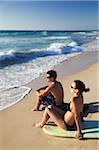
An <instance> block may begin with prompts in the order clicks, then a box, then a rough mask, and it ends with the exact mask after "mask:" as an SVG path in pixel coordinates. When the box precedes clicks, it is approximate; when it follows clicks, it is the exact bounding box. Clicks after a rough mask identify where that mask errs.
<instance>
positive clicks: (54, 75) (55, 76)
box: [47, 70, 57, 79]
mask: <svg viewBox="0 0 99 150" xmlns="http://www.w3.org/2000/svg"><path fill="white" fill-rule="evenodd" d="M47 74H49V76H50V77H53V78H54V79H56V78H57V73H56V71H55V70H49V71H48V72H47Z"/></svg>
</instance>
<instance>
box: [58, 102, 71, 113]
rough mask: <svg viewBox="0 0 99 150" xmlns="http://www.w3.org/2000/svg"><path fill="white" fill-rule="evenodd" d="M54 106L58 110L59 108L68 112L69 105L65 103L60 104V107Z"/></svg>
mask: <svg viewBox="0 0 99 150" xmlns="http://www.w3.org/2000/svg"><path fill="white" fill-rule="evenodd" d="M55 106H56V107H58V108H60V109H62V110H63V111H65V112H66V111H69V105H68V104H67V103H62V104H60V105H58V104H56V105H55Z"/></svg>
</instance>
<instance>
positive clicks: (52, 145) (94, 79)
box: [0, 62, 99, 150]
mask: <svg viewBox="0 0 99 150" xmlns="http://www.w3.org/2000/svg"><path fill="white" fill-rule="evenodd" d="M98 67H99V62H96V63H94V64H92V65H91V66H89V67H88V68H86V69H84V70H82V71H78V72H77V73H74V74H72V75H67V76H64V77H62V78H60V82H61V83H62V85H63V88H64V92H65V95H64V96H65V97H64V98H65V102H69V98H70V95H71V94H70V88H69V87H70V85H71V82H72V81H73V80H74V79H81V80H82V81H84V83H85V84H86V86H88V87H89V88H90V89H91V91H90V92H88V93H84V103H87V104H90V106H91V108H92V109H93V111H92V112H90V113H88V115H87V117H85V119H90V120H98V115H99V113H98V105H99V102H98V100H99V94H98V85H97V83H99V79H98V74H99V70H98ZM96 85H97V86H96ZM32 86H33V87H34V86H35V84H33V85H32ZM36 86H37V85H36ZM38 86H39V85H38ZM35 103H36V93H35V92H34V90H32V91H31V92H30V93H29V94H28V95H27V96H26V97H25V98H24V99H23V100H22V101H20V102H19V103H17V104H16V105H14V106H12V107H10V108H8V109H5V110H3V111H1V112H0V131H1V134H0V149H2V150H13V149H14V150H33V149H34V150H46V149H47V150H50V149H51V150H55V149H57V150H60V149H62V150H64V149H66V147H67V148H69V150H77V149H78V150H79V149H80V148H81V147H82V150H85V149H87V150H94V149H96V150H97V149H98V140H97V139H94V140H93V139H87V140H86V139H85V140H82V141H79V140H77V139H74V138H57V137H53V136H49V135H47V134H45V133H44V132H43V130H42V129H40V128H33V127H32V124H33V123H36V122H38V121H40V120H41V117H42V115H43V111H38V112H31V111H30V109H31V108H32V107H34V106H35ZM36 139H38V140H36ZM56 143H57V144H56ZM71 145H73V146H72V147H71ZM90 145H91V147H90Z"/></svg>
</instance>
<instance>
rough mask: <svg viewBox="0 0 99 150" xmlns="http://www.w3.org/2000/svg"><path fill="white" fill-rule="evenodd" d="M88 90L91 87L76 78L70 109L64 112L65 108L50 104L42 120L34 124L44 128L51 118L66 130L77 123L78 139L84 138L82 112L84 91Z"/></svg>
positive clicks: (72, 89)
mask: <svg viewBox="0 0 99 150" xmlns="http://www.w3.org/2000/svg"><path fill="white" fill-rule="evenodd" d="M88 91H89V88H86V87H85V84H84V83H83V82H82V81H80V80H74V81H73V83H72V85H71V93H72V97H71V98H70V105H69V110H67V111H66V112H64V111H63V110H61V109H59V108H57V107H55V106H52V105H50V106H48V107H47V108H46V109H45V111H44V114H43V118H42V120H41V122H39V123H36V124H34V126H35V127H41V128H42V127H43V126H44V125H45V124H46V122H47V121H48V119H49V118H51V119H52V120H53V121H54V122H55V124H57V125H58V126H59V127H61V128H63V129H65V130H70V129H71V128H72V127H73V126H74V125H76V128H77V133H76V135H75V136H76V138H78V139H82V138H83V137H82V133H81V125H80V123H81V117H80V114H81V112H82V111H83V92H88Z"/></svg>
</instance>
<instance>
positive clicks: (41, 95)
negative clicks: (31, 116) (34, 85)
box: [32, 70, 64, 111]
mask: <svg viewBox="0 0 99 150" xmlns="http://www.w3.org/2000/svg"><path fill="white" fill-rule="evenodd" d="M56 78H57V73H56V71H54V70H50V71H48V72H47V81H48V86H46V87H43V88H40V89H38V90H37V91H36V93H37V104H36V108H34V109H32V111H38V110H39V108H40V106H41V104H43V105H45V106H49V105H54V106H57V107H58V108H60V109H62V110H64V102H63V98H64V91H63V87H62V84H61V83H60V82H58V81H56Z"/></svg>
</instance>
